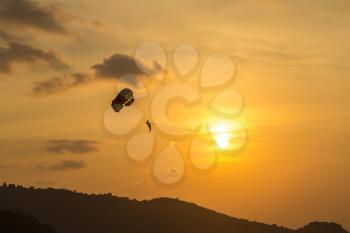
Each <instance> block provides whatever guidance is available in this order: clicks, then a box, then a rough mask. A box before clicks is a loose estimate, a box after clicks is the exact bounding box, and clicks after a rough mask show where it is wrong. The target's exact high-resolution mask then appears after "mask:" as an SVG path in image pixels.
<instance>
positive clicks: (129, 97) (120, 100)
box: [112, 88, 135, 112]
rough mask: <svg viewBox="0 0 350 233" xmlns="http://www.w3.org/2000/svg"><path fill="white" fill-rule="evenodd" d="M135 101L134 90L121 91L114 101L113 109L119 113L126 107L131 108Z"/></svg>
mask: <svg viewBox="0 0 350 233" xmlns="http://www.w3.org/2000/svg"><path fill="white" fill-rule="evenodd" d="M134 101H135V99H134V93H133V92H132V90H130V89H129V88H125V89H123V90H121V91H120V92H119V93H118V95H117V96H116V97H115V98H114V100H113V101H112V108H113V110H114V111H116V112H119V111H120V110H121V109H122V108H123V107H124V106H130V105H131V104H132V103H134Z"/></svg>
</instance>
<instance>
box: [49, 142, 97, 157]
mask: <svg viewBox="0 0 350 233" xmlns="http://www.w3.org/2000/svg"><path fill="white" fill-rule="evenodd" d="M98 143H99V142H98V141H93V140H68V139H60V140H49V141H47V142H46V145H45V150H46V151H49V152H52V153H57V154H63V153H66V152H70V153H74V154H85V153H91V152H95V151H98V148H97V145H98Z"/></svg>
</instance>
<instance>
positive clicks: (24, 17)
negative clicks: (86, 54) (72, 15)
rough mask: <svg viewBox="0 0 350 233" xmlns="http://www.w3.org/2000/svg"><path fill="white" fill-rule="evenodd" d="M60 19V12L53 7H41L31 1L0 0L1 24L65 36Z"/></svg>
mask: <svg viewBox="0 0 350 233" xmlns="http://www.w3.org/2000/svg"><path fill="white" fill-rule="evenodd" d="M62 18H63V15H62V14H61V12H60V10H59V9H58V8H57V7H55V6H53V5H46V6H43V5H40V4H39V3H38V2H36V1H32V0H0V22H3V23H7V24H11V25H15V26H18V27H24V26H27V27H32V28H37V29H40V30H43V31H47V32H53V33H59V34H66V33H67V30H66V28H65V27H64V26H63V25H62V23H61V22H62Z"/></svg>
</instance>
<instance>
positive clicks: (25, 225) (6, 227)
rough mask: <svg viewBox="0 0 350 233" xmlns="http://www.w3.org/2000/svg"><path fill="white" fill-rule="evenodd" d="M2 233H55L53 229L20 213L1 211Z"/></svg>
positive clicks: (0, 226) (0, 227)
mask: <svg viewBox="0 0 350 233" xmlns="http://www.w3.org/2000/svg"><path fill="white" fill-rule="evenodd" d="M0 232H7V233H11V232H13V233H54V232H55V231H54V230H53V228H52V227H50V226H48V225H45V224H42V223H40V222H39V221H38V220H37V219H36V218H34V217H32V216H29V215H26V214H23V213H21V212H18V211H10V210H0Z"/></svg>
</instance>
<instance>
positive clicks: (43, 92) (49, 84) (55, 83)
mask: <svg viewBox="0 0 350 233" xmlns="http://www.w3.org/2000/svg"><path fill="white" fill-rule="evenodd" d="M90 81H91V78H90V76H89V75H88V74H85V73H74V74H70V75H64V76H61V77H55V78H51V79H49V80H45V81H41V82H35V83H34V85H33V87H32V94H33V95H35V96H47V95H51V94H55V93H59V92H63V91H67V90H69V89H71V88H73V87H78V86H80V85H83V84H86V83H88V82H90Z"/></svg>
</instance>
